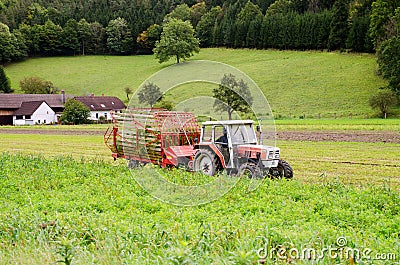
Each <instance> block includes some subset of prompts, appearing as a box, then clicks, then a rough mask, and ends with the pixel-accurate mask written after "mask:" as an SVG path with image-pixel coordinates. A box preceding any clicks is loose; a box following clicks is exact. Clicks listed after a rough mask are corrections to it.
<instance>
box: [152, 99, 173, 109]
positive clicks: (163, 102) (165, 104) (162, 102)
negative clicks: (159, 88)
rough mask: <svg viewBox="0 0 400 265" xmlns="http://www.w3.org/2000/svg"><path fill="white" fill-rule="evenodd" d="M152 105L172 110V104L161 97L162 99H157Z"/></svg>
mask: <svg viewBox="0 0 400 265" xmlns="http://www.w3.org/2000/svg"><path fill="white" fill-rule="evenodd" d="M154 107H156V108H161V109H166V110H172V109H173V108H174V104H173V103H172V102H171V101H169V100H164V99H162V100H160V101H158V102H157V103H156V104H155V106H154Z"/></svg>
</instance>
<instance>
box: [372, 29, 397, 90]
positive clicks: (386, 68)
mask: <svg viewBox="0 0 400 265" xmlns="http://www.w3.org/2000/svg"><path fill="white" fill-rule="evenodd" d="M377 54H378V64H379V73H380V74H381V75H382V76H383V78H385V79H387V80H388V81H389V85H388V88H390V89H391V90H393V91H394V92H396V93H397V94H398V95H400V37H393V38H391V39H389V40H387V41H384V42H383V43H382V45H381V46H380V47H379V49H378V52H377Z"/></svg>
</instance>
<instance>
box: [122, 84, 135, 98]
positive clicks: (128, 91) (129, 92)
mask: <svg viewBox="0 0 400 265" xmlns="http://www.w3.org/2000/svg"><path fill="white" fill-rule="evenodd" d="M124 91H125V94H126V98H127V99H128V101H129V95H130V94H132V93H133V91H132V88H130V87H128V86H127V87H125V88H124Z"/></svg>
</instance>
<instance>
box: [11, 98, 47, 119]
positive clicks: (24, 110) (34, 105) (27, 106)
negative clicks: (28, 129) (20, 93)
mask: <svg viewBox="0 0 400 265" xmlns="http://www.w3.org/2000/svg"><path fill="white" fill-rule="evenodd" d="M42 103H45V104H47V103H46V101H28V102H22V104H21V107H20V108H19V109H17V110H16V111H14V113H13V115H15V116H16V115H32V114H33V113H34V112H35V111H36V110H37V109H38V108H39V107H40V105H42ZM47 105H49V104H47Z"/></svg>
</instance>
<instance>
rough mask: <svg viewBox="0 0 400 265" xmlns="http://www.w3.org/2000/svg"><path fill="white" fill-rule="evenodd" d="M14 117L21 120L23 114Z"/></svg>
mask: <svg viewBox="0 0 400 265" xmlns="http://www.w3.org/2000/svg"><path fill="white" fill-rule="evenodd" d="M15 119H16V120H23V119H24V116H22V115H17V116H16V117H15Z"/></svg>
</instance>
